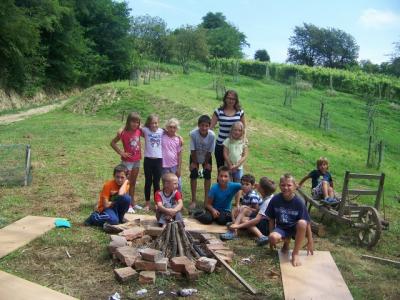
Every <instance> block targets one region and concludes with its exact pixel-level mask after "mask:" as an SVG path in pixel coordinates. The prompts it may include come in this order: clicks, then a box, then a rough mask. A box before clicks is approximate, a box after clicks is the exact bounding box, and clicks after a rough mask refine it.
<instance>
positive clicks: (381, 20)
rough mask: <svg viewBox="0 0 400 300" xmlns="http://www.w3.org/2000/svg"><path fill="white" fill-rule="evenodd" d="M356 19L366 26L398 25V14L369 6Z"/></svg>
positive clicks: (399, 22) (399, 18)
mask: <svg viewBox="0 0 400 300" xmlns="http://www.w3.org/2000/svg"><path fill="white" fill-rule="evenodd" d="M358 21H359V22H360V23H361V24H362V25H363V26H364V27H366V28H383V27H398V26H400V14H396V13H395V12H393V11H390V10H377V9H373V8H369V9H366V10H364V11H363V12H362V14H361V16H360V17H359V18H358Z"/></svg>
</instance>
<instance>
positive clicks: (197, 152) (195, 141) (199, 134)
mask: <svg viewBox="0 0 400 300" xmlns="http://www.w3.org/2000/svg"><path fill="white" fill-rule="evenodd" d="M210 124H211V118H210V117H209V116H207V115H202V116H200V118H199V119H198V121H197V127H198V128H196V129H194V130H192V131H191V132H190V161H189V170H190V188H191V192H192V200H191V202H190V205H189V208H190V209H194V208H195V207H196V191H197V178H198V176H199V165H200V164H201V165H202V166H203V178H204V207H205V206H206V204H207V197H208V191H209V190H210V185H211V170H212V158H211V154H212V153H213V152H214V148H215V134H214V132H213V131H212V130H211V129H210Z"/></svg>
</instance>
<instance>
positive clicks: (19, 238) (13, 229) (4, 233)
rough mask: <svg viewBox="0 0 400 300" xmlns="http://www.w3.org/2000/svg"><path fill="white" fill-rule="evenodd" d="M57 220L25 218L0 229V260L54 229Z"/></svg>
mask: <svg viewBox="0 0 400 300" xmlns="http://www.w3.org/2000/svg"><path fill="white" fill-rule="evenodd" d="M54 221H55V218H49V217H36V216H27V217H24V218H22V219H20V220H18V221H16V222H14V223H12V224H10V225H8V226H6V227H4V228H1V229H0V258H2V257H4V256H6V255H7V254H9V253H11V252H13V251H14V250H16V249H18V248H19V247H22V246H24V245H26V244H28V243H29V242H30V241H32V240H34V239H35V238H37V237H39V236H41V235H42V234H44V233H45V232H47V231H49V230H50V229H52V228H54Z"/></svg>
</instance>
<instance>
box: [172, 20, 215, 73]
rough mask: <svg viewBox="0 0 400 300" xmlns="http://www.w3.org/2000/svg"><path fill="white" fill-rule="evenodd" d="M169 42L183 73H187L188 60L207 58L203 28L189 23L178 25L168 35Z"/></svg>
mask: <svg viewBox="0 0 400 300" xmlns="http://www.w3.org/2000/svg"><path fill="white" fill-rule="evenodd" d="M169 43H170V47H171V49H172V51H173V53H174V55H175V57H176V58H177V59H178V61H179V63H180V64H181V65H182V69H183V73H185V74H188V73H189V61H191V60H200V61H203V60H205V59H206V58H207V55H208V51H207V42H206V35H205V30H204V29H203V28H198V27H194V26H189V25H187V26H183V27H180V28H178V29H176V30H175V31H174V32H173V33H172V34H171V35H170V37H169Z"/></svg>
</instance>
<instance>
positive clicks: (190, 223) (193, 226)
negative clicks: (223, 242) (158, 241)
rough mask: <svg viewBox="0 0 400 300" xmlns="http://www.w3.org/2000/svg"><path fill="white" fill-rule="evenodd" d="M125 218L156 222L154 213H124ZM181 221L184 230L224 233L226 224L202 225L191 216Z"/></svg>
mask: <svg viewBox="0 0 400 300" xmlns="http://www.w3.org/2000/svg"><path fill="white" fill-rule="evenodd" d="M125 218H126V219H128V220H129V221H133V220H135V219H140V221H141V222H142V223H145V224H146V223H147V222H148V223H154V224H156V217H155V216H154V215H140V214H125ZM183 221H184V223H185V228H186V230H204V231H206V232H209V233H225V232H226V231H227V228H226V226H223V225H217V224H210V225H204V224H201V223H200V222H199V221H197V220H196V219H192V218H183Z"/></svg>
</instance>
